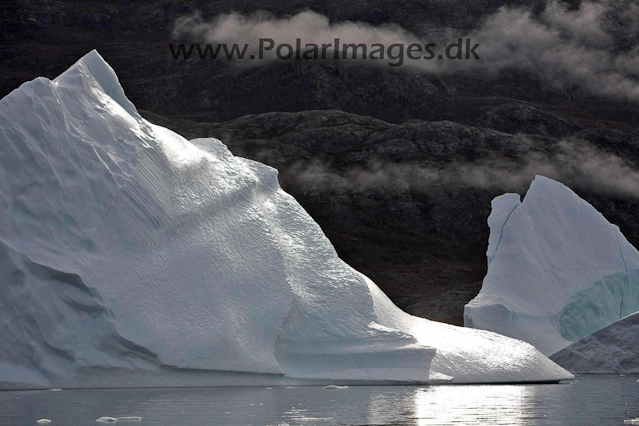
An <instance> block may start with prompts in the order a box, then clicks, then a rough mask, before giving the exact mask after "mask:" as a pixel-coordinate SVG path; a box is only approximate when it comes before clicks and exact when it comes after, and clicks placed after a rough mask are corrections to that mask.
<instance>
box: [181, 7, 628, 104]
mask: <svg viewBox="0 0 639 426" xmlns="http://www.w3.org/2000/svg"><path fill="white" fill-rule="evenodd" d="M638 32H639V5H638V4H636V2H635V1H633V0H604V1H600V2H597V3H595V2H591V1H584V2H582V3H581V5H580V6H579V8H577V9H574V10H573V9H569V8H568V7H567V6H566V5H565V4H563V3H560V2H559V1H557V0H554V1H550V2H549V3H548V4H547V6H546V8H545V10H544V11H543V12H542V13H540V14H534V13H533V12H532V11H530V10H528V9H525V8H509V7H502V8H501V9H499V10H498V11H497V12H496V13H494V14H492V15H490V16H487V17H484V18H483V19H482V20H481V22H479V23H478V26H477V28H476V29H475V30H473V31H471V32H470V33H464V34H458V33H457V34H456V32H455V30H453V29H448V31H444V32H443V33H444V34H447V35H448V38H447V39H446V40H443V39H437V40H424V39H423V38H420V37H419V36H418V35H415V34H412V33H410V32H408V31H406V30H404V29H402V28H401V27H399V26H398V25H384V26H372V25H370V24H367V23H362V22H350V21H345V22H330V20H329V19H328V18H327V17H326V16H323V15H320V14H318V13H315V12H312V11H304V12H301V13H298V14H296V15H293V16H289V17H284V18H277V17H274V16H273V15H272V14H269V13H267V12H257V13H255V14H251V15H241V14H238V13H230V14H223V15H219V16H217V17H216V18H214V19H213V20H212V21H208V22H207V21H205V20H203V19H202V17H201V16H200V15H198V14H195V15H191V16H185V17H181V18H179V19H178V20H177V21H176V23H175V26H174V29H173V35H174V37H176V38H184V37H190V38H192V39H193V41H196V42H206V43H212V44H214V43H226V44H229V43H239V44H245V43H247V44H249V45H250V46H251V49H250V52H249V53H251V52H255V51H256V49H257V46H258V43H259V42H258V41H259V39H260V38H271V39H273V40H274V41H275V43H276V44H280V43H287V44H290V45H292V46H295V41H296V39H298V38H299V39H301V40H302V46H304V45H305V44H308V43H314V44H317V45H321V44H325V43H332V42H333V40H334V39H335V38H339V39H340V41H341V43H354V44H360V43H363V44H365V45H367V46H368V47H369V51H370V48H371V46H372V45H373V44H376V43H381V44H383V45H385V46H390V45H392V44H395V43H400V44H404V45H405V46H408V45H409V44H412V43H418V44H422V45H424V44H426V43H437V45H438V46H439V47H438V48H436V49H434V50H435V52H436V53H437V54H439V53H443V47H444V44H445V43H450V42H455V41H456V40H457V38H459V37H461V38H466V37H470V38H471V39H472V42H473V44H474V43H479V44H480V46H479V48H477V50H476V52H477V54H478V55H479V56H480V58H481V59H479V60H474V59H470V60H447V59H443V60H438V59H433V60H410V59H409V58H408V57H406V56H405V57H404V65H405V66H408V67H414V68H418V69H422V70H425V71H428V72H436V73H449V72H456V71H460V70H471V71H473V70H476V71H482V72H486V73H493V74H495V73H498V72H500V71H502V70H504V69H511V68H515V69H521V70H524V71H529V72H533V73H535V74H537V75H540V76H541V77H542V78H544V79H545V80H546V81H549V82H552V83H554V84H555V85H558V86H559V87H561V88H562V89H563V90H565V91H569V90H581V91H584V92H587V93H591V94H595V95H600V96H605V97H610V98H614V99H622V100H630V101H637V100H639V46H638V44H639V43H637V34H638ZM620 38H623V39H624V40H625V41H626V43H630V46H631V47H626V48H624V49H619V46H618V44H619V40H620ZM274 58H275V56H274V55H273V51H270V52H266V55H265V59H274ZM444 58H445V56H444ZM368 62H371V63H375V64H379V65H383V66H386V64H388V62H389V61H387V60H384V61H368Z"/></svg>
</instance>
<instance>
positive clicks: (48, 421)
mask: <svg viewBox="0 0 639 426" xmlns="http://www.w3.org/2000/svg"><path fill="white" fill-rule="evenodd" d="M36 423H38V424H39V425H45V424H47V423H51V420H49V419H40V420H38V421H37V422H36Z"/></svg>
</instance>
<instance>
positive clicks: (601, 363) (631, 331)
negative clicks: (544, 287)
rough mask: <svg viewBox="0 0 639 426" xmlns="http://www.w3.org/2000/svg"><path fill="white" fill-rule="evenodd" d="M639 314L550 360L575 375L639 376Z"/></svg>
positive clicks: (582, 339)
mask: <svg viewBox="0 0 639 426" xmlns="http://www.w3.org/2000/svg"><path fill="white" fill-rule="evenodd" d="M637 336H639V312H638V313H635V314H632V315H628V316H627V317H625V318H622V319H620V320H619V321H617V322H614V323H612V324H610V325H609V326H608V327H605V328H602V329H601V330H598V331H595V332H594V333H592V334H589V335H588V336H586V337H584V338H581V339H579V340H578V341H576V342H575V343H573V344H572V345H570V346H568V347H567V348H564V349H562V350H560V351H559V352H557V353H556V354H553V355H552V356H551V357H550V359H552V360H554V361H555V362H556V363H558V364H559V365H561V366H562V367H564V368H566V369H567V370H569V371H571V372H573V373H586V374H622V373H623V374H638V373H639V339H637Z"/></svg>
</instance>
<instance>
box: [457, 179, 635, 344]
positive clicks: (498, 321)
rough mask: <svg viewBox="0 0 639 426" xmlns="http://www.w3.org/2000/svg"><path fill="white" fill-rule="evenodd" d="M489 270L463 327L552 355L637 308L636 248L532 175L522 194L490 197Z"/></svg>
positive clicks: (558, 187) (557, 186) (566, 192)
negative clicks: (521, 198)
mask: <svg viewBox="0 0 639 426" xmlns="http://www.w3.org/2000/svg"><path fill="white" fill-rule="evenodd" d="M492 205H493V211H492V213H491V215H490V217H489V219H488V223H489V226H490V240H489V247H488V252H487V257H488V273H487V274H486V277H485V278H484V282H483V286H482V289H481V291H480V293H479V295H478V296H477V297H476V298H475V299H473V300H472V301H471V302H470V303H468V304H467V305H466V307H465V310H464V323H465V325H466V326H467V327H474V328H481V329H486V330H491V331H495V332H498V333H501V334H504V335H506V336H511V337H515V338H518V339H522V340H525V341H527V342H529V343H532V344H533V345H535V346H536V347H537V348H538V349H539V350H541V351H542V352H543V353H545V354H552V353H554V352H556V351H557V350H559V349H562V348H564V347H566V346H568V345H569V344H570V343H572V342H573V341H576V340H578V339H580V338H582V337H584V336H586V335H588V334H590V333H592V332H594V331H596V330H598V329H600V328H602V327H605V326H607V325H609V324H611V323H612V322H614V321H616V320H618V319H620V318H622V317H624V316H626V315H629V314H631V313H633V312H636V311H638V310H639V252H637V250H636V249H635V248H634V247H633V246H632V245H631V244H630V243H629V242H628V241H627V240H626V238H625V237H624V236H623V234H622V233H621V232H620V231H619V228H618V227H617V226H615V225H612V224H610V223H609V222H608V221H607V220H606V219H605V218H604V217H603V215H601V213H599V212H598V211H597V210H596V209H595V208H594V207H592V206H591V205H590V204H588V203H587V202H586V201H584V200H582V199H581V198H579V197H578V196H577V195H576V194H575V193H574V192H573V191H571V190H570V189H569V188H568V187H566V186H564V185H563V184H561V183H559V182H556V181H553V180H551V179H548V178H545V177H542V176H537V177H536V178H535V180H534V181H533V182H532V184H531V186H530V189H529V190H528V193H527V194H526V197H525V198H524V201H523V202H522V203H521V204H519V196H518V195H517V194H504V195H502V196H499V197H497V198H495V200H493V203H492Z"/></svg>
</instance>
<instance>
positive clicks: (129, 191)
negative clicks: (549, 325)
mask: <svg viewBox="0 0 639 426" xmlns="http://www.w3.org/2000/svg"><path fill="white" fill-rule="evenodd" d="M0 132H1V133H0V138H1V139H0V211H1V212H2V217H1V220H0V337H1V338H0V388H2V389H10V388H52V387H56V388H64V387H129V386H135V387H139V386H212V385H258V384H261V385H265V384H266V385H281V384H293V383H299V384H305V383H317V384H329V383H333V384H334V383H342V384H343V383H433V382H441V381H450V382H454V383H466V382H535V381H558V380H561V379H567V378H571V377H572V376H571V375H570V373H568V372H567V371H565V370H564V369H562V368H561V367H559V366H557V365H556V364H554V363H553V362H552V361H550V360H549V359H548V358H546V357H545V356H543V355H542V354H541V353H540V352H539V351H537V350H536V349H535V348H533V347H532V346H531V345H529V344H527V343H524V342H521V341H517V340H513V339H510V338H507V337H504V336H499V335H497V334H494V333H490V332H486V331H481V330H472V329H467V328H460V327H454V326H450V325H446V324H440V323H436V322H430V321H427V320H425V319H419V318H415V317H412V316H410V315H408V314H405V313H404V312H402V311H401V310H399V309H398V308H397V307H396V306H395V305H393V303H392V302H391V301H390V300H389V299H388V298H387V297H386V296H385V295H384V294H383V293H382V292H381V291H380V290H379V288H378V287H377V286H376V285H375V284H374V283H373V282H371V281H370V280H369V279H368V278H366V277H365V276H363V275H362V274H360V273H358V272H357V271H355V270H354V269H352V268H350V267H349V266H348V265H346V264H345V263H344V262H342V261H341V260H340V259H339V258H338V256H337V255H336V253H335V250H334V249H333V247H332V246H331V244H330V242H329V241H328V239H327V238H326V237H325V236H324V234H323V233H322V231H321V229H320V227H319V226H318V225H317V224H316V223H315V222H314V221H313V220H312V219H311V217H310V216H309V215H308V214H307V213H306V212H305V211H304V209H303V208H302V207H301V206H300V205H299V204H298V203H297V202H296V201H295V199H293V197H291V196H290V195H288V194H286V193H285V192H284V191H282V189H281V188H280V187H279V185H278V180H277V171H276V170H275V169H272V168H270V167H268V166H265V165H263V164H260V163H257V162H254V161H250V160H246V159H243V158H239V157H235V156H233V155H232V154H231V152H230V151H229V150H228V149H227V148H226V147H225V146H224V145H223V144H222V143H221V142H220V141H218V140H216V139H198V140H194V141H191V142H189V141H187V140H185V139H184V138H182V137H180V136H179V135H177V134H175V133H173V132H171V131H169V130H167V129H165V128H162V127H158V126H155V125H153V124H151V123H149V122H147V121H145V120H144V119H143V118H142V117H141V116H140V115H139V114H138V113H137V111H136V109H135V107H134V106H133V105H132V104H131V103H130V102H129V100H128V99H127V98H126V97H125V95H124V92H123V90H122V88H121V87H120V85H119V83H118V80H117V77H116V75H115V73H114V72H113V70H112V69H111V68H110V67H109V66H108V64H106V63H105V62H104V60H103V59H102V58H101V57H100V56H99V55H98V53H97V52H95V51H93V52H91V53H89V54H87V55H86V56H85V57H83V58H82V59H81V60H80V61H78V62H77V63H76V64H75V65H73V66H72V67H71V68H70V69H69V70H67V71H66V72H64V73H63V74H62V75H60V76H59V77H58V78H56V79H55V80H53V81H50V80H48V79H45V78H37V79H35V80H33V81H31V82H28V83H25V84H23V85H22V86H20V88H18V89H16V90H14V91H13V92H12V93H10V94H9V95H8V96H6V97H5V98H4V99H2V101H0Z"/></svg>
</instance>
